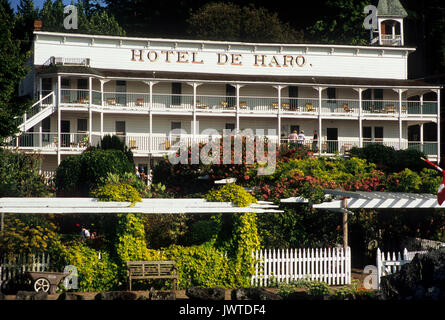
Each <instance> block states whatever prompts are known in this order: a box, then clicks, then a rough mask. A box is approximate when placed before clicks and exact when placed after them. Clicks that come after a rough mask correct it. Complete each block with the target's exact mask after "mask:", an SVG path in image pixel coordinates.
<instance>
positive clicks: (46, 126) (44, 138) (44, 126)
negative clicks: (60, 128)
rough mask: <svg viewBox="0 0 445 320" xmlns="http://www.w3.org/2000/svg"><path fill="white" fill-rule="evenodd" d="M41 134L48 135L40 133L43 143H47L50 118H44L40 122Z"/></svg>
mask: <svg viewBox="0 0 445 320" xmlns="http://www.w3.org/2000/svg"><path fill="white" fill-rule="evenodd" d="M42 132H48V133H42V141H43V142H49V140H50V138H49V132H51V118H50V117H46V118H45V119H43V120H42Z"/></svg>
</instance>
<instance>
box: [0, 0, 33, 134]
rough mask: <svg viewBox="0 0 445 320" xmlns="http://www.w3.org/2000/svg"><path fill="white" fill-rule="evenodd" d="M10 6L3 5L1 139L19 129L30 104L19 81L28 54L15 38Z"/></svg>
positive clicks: (0, 31)
mask: <svg viewBox="0 0 445 320" xmlns="http://www.w3.org/2000/svg"><path fill="white" fill-rule="evenodd" d="M8 8H9V9H10V7H9V6H5V5H4V4H3V3H2V5H0V34H1V35H2V36H1V38H0V61H1V63H0V142H1V141H2V140H3V139H4V138H6V137H8V136H10V135H12V134H14V133H16V132H17V131H18V128H17V124H18V123H17V122H18V121H17V117H18V116H21V115H22V114H23V113H24V112H25V111H26V110H27V108H28V107H29V103H27V99H26V98H19V97H18V92H17V89H18V85H19V83H20V81H21V80H22V79H23V78H24V77H25V76H26V74H27V68H26V67H25V61H26V59H27V55H26V54H23V53H22V52H21V49H20V41H18V40H16V39H14V37H13V28H14V21H13V20H12V18H11V15H10V13H9V10H8Z"/></svg>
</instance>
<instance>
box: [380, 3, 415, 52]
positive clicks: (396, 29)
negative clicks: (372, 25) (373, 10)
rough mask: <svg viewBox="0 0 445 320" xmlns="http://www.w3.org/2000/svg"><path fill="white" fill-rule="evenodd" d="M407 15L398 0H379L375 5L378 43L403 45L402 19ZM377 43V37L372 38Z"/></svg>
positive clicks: (381, 44) (382, 44)
mask: <svg viewBox="0 0 445 320" xmlns="http://www.w3.org/2000/svg"><path fill="white" fill-rule="evenodd" d="M407 16H408V13H407V12H406V10H405V8H403V6H402V4H401V3H400V1H399V0H379V4H378V5H377V23H378V29H377V30H375V31H374V33H378V45H380V46H403V45H404V35H403V19H404V18H406V17H407ZM373 43H375V44H377V37H376V38H375V40H373Z"/></svg>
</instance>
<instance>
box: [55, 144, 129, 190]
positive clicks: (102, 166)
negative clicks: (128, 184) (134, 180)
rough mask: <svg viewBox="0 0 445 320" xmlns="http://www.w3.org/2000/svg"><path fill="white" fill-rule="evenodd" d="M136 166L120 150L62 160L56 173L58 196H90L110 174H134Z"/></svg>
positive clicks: (85, 153)
mask: <svg viewBox="0 0 445 320" xmlns="http://www.w3.org/2000/svg"><path fill="white" fill-rule="evenodd" d="M134 171H135V169H134V164H133V163H132V162H131V161H129V160H128V158H127V157H126V155H125V154H124V153H123V152H122V151H120V150H100V149H93V150H90V151H87V152H84V153H82V154H80V155H78V156H72V157H68V158H67V159H64V160H62V162H61V163H60V165H59V167H58V168H57V171H56V177H55V181H56V189H57V193H58V195H70V196H75V195H78V196H89V194H90V192H91V191H92V190H94V189H96V188H97V187H98V186H99V185H100V184H101V179H103V178H106V177H107V175H108V173H115V174H120V175H123V174H124V173H127V172H128V173H134Z"/></svg>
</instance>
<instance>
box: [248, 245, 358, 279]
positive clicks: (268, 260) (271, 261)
mask: <svg viewBox="0 0 445 320" xmlns="http://www.w3.org/2000/svg"><path fill="white" fill-rule="evenodd" d="M252 256H253V258H254V259H255V261H256V263H255V272H254V275H253V276H252V279H251V284H252V285H253V286H267V285H270V284H271V283H272V282H273V281H277V282H286V283H289V282H290V281H292V280H299V279H306V278H307V279H310V280H316V281H323V282H326V283H327V284H329V285H344V284H350V283H351V249H350V248H349V247H347V248H307V249H301V248H300V249H265V250H258V251H254V252H253V253H252Z"/></svg>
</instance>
